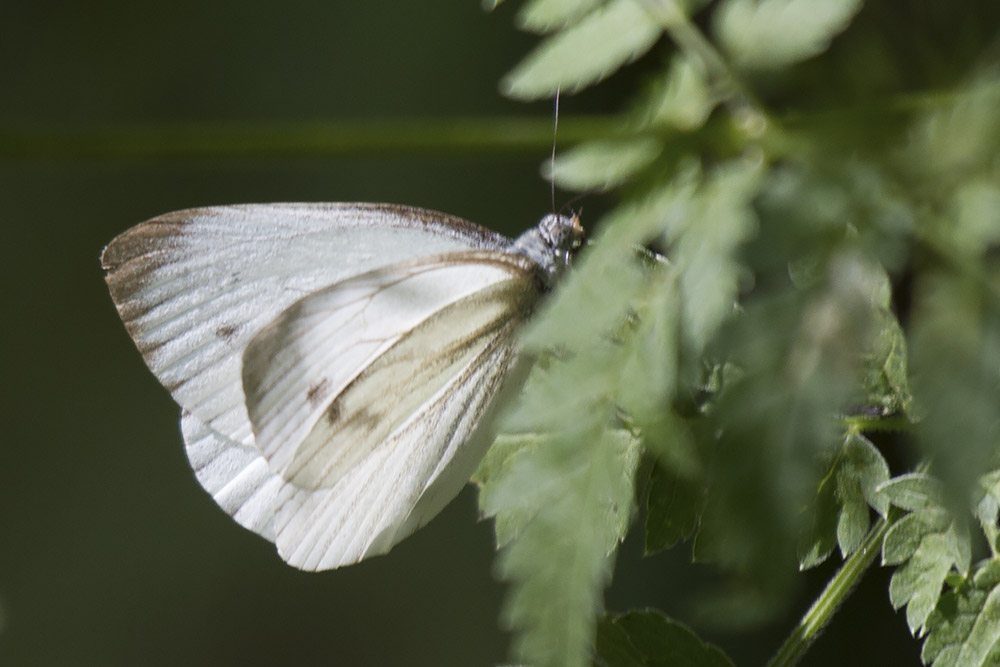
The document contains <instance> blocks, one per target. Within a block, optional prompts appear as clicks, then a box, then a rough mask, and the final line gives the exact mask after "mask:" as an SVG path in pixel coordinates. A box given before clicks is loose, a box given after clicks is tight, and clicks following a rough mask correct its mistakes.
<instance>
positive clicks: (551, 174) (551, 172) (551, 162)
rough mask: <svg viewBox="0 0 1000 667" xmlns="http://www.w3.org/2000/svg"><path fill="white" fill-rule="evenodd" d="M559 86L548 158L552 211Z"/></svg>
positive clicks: (554, 187)
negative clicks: (549, 156) (550, 154)
mask: <svg viewBox="0 0 1000 667" xmlns="http://www.w3.org/2000/svg"><path fill="white" fill-rule="evenodd" d="M559 89H560V87H559V86H556V102H555V110H554V113H553V116H554V117H553V119H552V157H551V158H550V159H549V188H550V189H549V196H550V197H551V205H552V212H553V213H555V212H556V135H557V134H558V132H559Z"/></svg>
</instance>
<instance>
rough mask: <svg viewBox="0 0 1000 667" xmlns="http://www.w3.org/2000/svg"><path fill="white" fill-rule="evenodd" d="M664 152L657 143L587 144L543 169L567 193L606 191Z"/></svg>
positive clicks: (648, 140)
mask: <svg viewBox="0 0 1000 667" xmlns="http://www.w3.org/2000/svg"><path fill="white" fill-rule="evenodd" d="M662 150H663V145H662V144H661V143H660V141H659V140H657V139H652V138H649V137H636V138H633V139H620V140H602V141H590V142H587V143H584V144H579V145H577V146H575V147H573V148H571V149H570V150H568V151H566V152H564V153H563V154H562V155H560V156H559V157H558V158H557V159H556V161H555V165H554V166H553V167H551V168H549V167H548V166H547V165H548V163H546V167H545V169H544V171H545V172H547V173H545V176H546V178H551V179H552V180H554V181H555V183H556V185H558V186H559V187H561V188H565V189H567V190H575V191H583V190H594V189H596V190H607V189H610V188H613V187H615V186H617V185H621V184H622V183H624V182H625V181H626V180H628V178H629V177H630V176H632V175H633V174H635V173H636V172H638V171H640V170H641V169H644V168H645V167H647V166H648V165H649V164H650V163H651V162H652V161H653V160H655V159H656V157H657V156H658V155H659V154H660V152H661V151H662Z"/></svg>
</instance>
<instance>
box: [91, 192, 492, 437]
mask: <svg viewBox="0 0 1000 667" xmlns="http://www.w3.org/2000/svg"><path fill="white" fill-rule="evenodd" d="M505 243H506V239H504V238H503V237H502V236H499V235H497V234H494V233H493V232H490V231H489V230H486V229H484V228H482V227H479V226H477V225H473V224H472V223H469V222H466V221H464V220H460V219H458V218H453V217H451V216H446V215H444V214H440V213H435V212H431V211H425V210H422V209H414V208H408V207H402V206H389V205H378V204H268V205H247V206H226V207H215V208H203V209H191V210H187V211H179V212H176V213H170V214H167V215H164V216H160V217H158V218H154V219H152V220H150V221H148V222H145V223H143V224H141V225H138V226H136V227H133V228H132V229H130V230H128V231H126V232H125V233H123V234H121V235H120V236H118V237H117V238H116V239H114V240H113V241H112V242H111V243H110V244H109V245H108V247H107V248H106V249H105V251H104V254H103V256H102V258H101V259H102V264H103V266H104V268H105V269H106V270H107V282H108V286H109V288H110V290H111V295H112V298H113V299H114V301H115V304H116V306H117V307H118V311H119V313H120V315H121V317H122V320H123V321H124V322H125V325H126V327H127V329H128V331H129V333H130V334H131V336H132V338H133V339H134V340H135V342H136V345H137V346H138V348H139V350H140V352H142V355H143V358H144V359H145V361H146V364H147V365H148V366H149V368H150V369H151V370H152V371H153V373H154V374H155V375H156V377H157V378H158V379H159V380H160V382H161V383H162V384H163V385H164V386H165V387H167V389H169V390H170V392H171V394H172V395H173V397H174V399H175V400H176V401H177V402H178V403H179V404H180V405H181V406H182V407H183V408H185V409H186V410H189V411H190V412H192V413H194V414H195V415H196V416H197V417H198V419H199V420H201V421H202V422H203V423H205V424H206V425H208V426H210V427H212V428H213V429H214V430H216V431H218V432H219V433H221V434H223V435H225V436H226V437H228V438H230V439H233V440H236V441H238V442H243V443H245V444H250V445H252V444H253V434H252V430H251V426H250V421H249V418H248V416H247V412H246V407H245V405H244V399H243V392H242V377H241V372H242V355H243V351H244V349H245V348H246V345H247V343H248V342H249V341H250V339H251V338H252V337H253V336H255V335H256V334H257V332H258V331H259V330H260V329H261V328H262V327H264V326H266V325H267V324H268V323H269V322H271V321H272V320H273V319H274V318H275V317H277V316H278V315H279V314H280V313H281V312H283V311H284V310H285V309H286V308H288V307H289V306H290V305H291V304H293V303H294V302H295V301H297V300H298V299H300V298H302V297H303V296H305V295H308V294H311V293H313V292H315V291H317V290H320V289H323V288H325V287H327V286H329V285H332V284H334V283H336V282H339V281H342V280H345V279H347V278H349V277H351V276H355V275H359V274H362V273H365V272H367V271H370V270H372V269H374V268H377V267H379V266H385V265H387V264H391V263H394V262H398V261H402V260H405V259H409V258H414V257H420V256H424V255H428V254H436V253H442V252H449V251H456V250H468V249H496V248H498V247H502V246H503V245H504V244H505Z"/></svg>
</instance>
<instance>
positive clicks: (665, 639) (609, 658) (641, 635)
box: [597, 609, 733, 667]
mask: <svg viewBox="0 0 1000 667" xmlns="http://www.w3.org/2000/svg"><path fill="white" fill-rule="evenodd" d="M597 655H598V657H599V658H600V659H601V664H604V665H607V666H608V667H661V666H663V665H678V667H680V666H683V667H732V665H733V662H732V661H731V660H730V659H729V658H728V657H727V656H726V654H725V653H723V652H722V651H721V650H720V649H719V648H717V647H715V646H713V645H711V644H708V643H705V642H703V641H702V640H701V639H699V638H698V636H697V635H696V634H695V633H694V632H693V631H692V630H691V629H690V628H688V627H687V626H685V625H682V624H680V623H678V622H676V621H673V620H671V619H669V618H667V617H666V616H664V615H663V614H662V613H660V612H659V611H656V610H654V609H646V610H641V611H640V610H633V611H629V612H626V613H624V614H621V615H619V616H613V617H611V616H609V617H605V618H603V619H602V620H601V622H600V625H599V626H598V631H597Z"/></svg>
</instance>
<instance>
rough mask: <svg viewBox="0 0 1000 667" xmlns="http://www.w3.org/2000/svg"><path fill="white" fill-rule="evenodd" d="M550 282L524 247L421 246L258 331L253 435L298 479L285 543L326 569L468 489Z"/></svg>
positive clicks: (284, 513)
mask: <svg viewBox="0 0 1000 667" xmlns="http://www.w3.org/2000/svg"><path fill="white" fill-rule="evenodd" d="M538 293H539V292H538V286H537V283H536V282H535V280H534V276H533V274H532V266H531V263H530V262H529V261H528V260H526V259H524V258H522V257H518V256H514V255H509V254H505V253H502V252H490V251H470V252H457V253H448V254H445V255H439V256H432V257H424V258H421V259H419V260H415V261H409V262H402V263H399V264H396V265H393V266H391V267H385V268H383V269H379V270H376V271H373V272H370V273H368V274H365V275H363V276H359V277H356V278H353V279H349V280H346V281H343V282H341V283H338V284H336V285H334V286H331V287H330V288H327V289H325V290H322V291H320V292H317V293H315V294H313V295H310V296H308V297H305V298H303V299H302V300H300V301H299V302H297V303H296V304H294V305H293V306H292V307H290V308H288V309H287V310H286V311H285V312H284V313H282V314H281V316H279V317H278V318H277V319H276V320H275V321H274V322H273V323H271V324H270V325H268V326H267V327H266V328H265V329H263V330H262V331H261V332H260V334H258V336H256V337H255V338H254V339H253V341H251V343H250V344H249V346H248V347H247V351H246V354H245V356H244V372H243V377H244V390H245V393H246V400H247V408H248V412H249V415H250V419H251V422H252V423H253V428H254V434H255V438H256V444H257V449H258V450H259V452H260V454H261V456H263V457H264V458H266V459H267V461H268V464H269V468H270V470H271V471H272V472H273V473H274V474H275V475H277V476H279V477H280V478H281V479H282V480H284V481H285V482H286V484H285V485H283V486H282V488H281V490H280V491H279V492H278V499H277V501H276V510H275V520H274V532H275V536H274V539H275V542H276V543H277V545H278V549H279V552H280V553H281V555H282V557H284V558H285V559H286V560H287V561H288V562H289V563H291V564H293V565H296V566H297V567H301V568H303V569H326V568H330V567H337V566H339V565H343V564H347V563H353V562H356V561H358V560H361V559H362V558H365V557H366V556H370V555H374V554H377V553H384V552H385V551H388V549H389V548H390V547H391V546H392V545H393V544H395V543H396V542H398V541H399V540H401V539H402V538H403V537H405V536H406V535H409V534H410V533H411V532H413V531H414V530H416V528H418V527H419V526H420V525H422V524H423V523H424V522H426V521H427V520H429V519H430V517H431V516H433V515H434V514H436V513H437V511H439V510H440V509H441V507H443V506H444V504H445V503H446V502H447V501H448V500H450V498H452V497H454V495H455V494H457V493H458V491H459V490H460V489H461V487H462V485H463V484H464V483H465V482H466V481H467V480H468V477H469V475H470V474H471V472H472V470H473V468H474V467H475V465H476V464H477V463H478V461H479V459H480V458H481V455H482V452H483V450H484V447H485V446H486V445H488V443H489V438H488V435H487V434H485V433H482V434H479V435H478V436H477V437H473V435H474V433H475V432H476V430H477V426H478V425H479V424H480V423H481V422H482V421H483V419H484V417H485V416H486V413H487V411H488V407H489V405H490V404H491V402H492V399H493V397H494V396H495V395H496V394H497V392H498V391H499V390H500V388H501V386H502V385H503V381H504V379H505V377H507V376H508V372H509V371H510V370H511V368H512V366H513V364H514V362H515V357H516V355H515V352H514V345H513V342H514V335H515V332H516V331H517V329H518V327H519V325H520V324H521V323H522V321H523V318H524V317H525V316H526V315H527V314H528V312H529V311H530V308H531V306H532V305H533V303H534V301H535V299H537V297H538ZM249 468H250V466H247V469H249Z"/></svg>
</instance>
